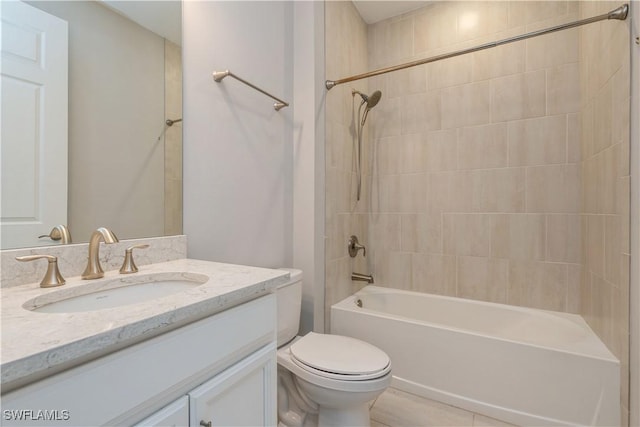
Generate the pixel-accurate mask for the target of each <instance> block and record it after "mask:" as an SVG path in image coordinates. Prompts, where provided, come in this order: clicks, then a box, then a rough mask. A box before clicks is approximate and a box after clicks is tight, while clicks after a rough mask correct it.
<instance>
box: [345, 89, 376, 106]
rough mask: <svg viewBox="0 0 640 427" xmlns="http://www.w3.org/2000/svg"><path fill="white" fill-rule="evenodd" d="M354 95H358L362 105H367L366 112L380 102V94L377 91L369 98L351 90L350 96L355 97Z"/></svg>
mask: <svg viewBox="0 0 640 427" xmlns="http://www.w3.org/2000/svg"><path fill="white" fill-rule="evenodd" d="M356 94H358V95H360V98H362V103H363V104H364V103H366V104H367V110H370V109H372V108H373V107H375V106H376V105H377V104H378V102H380V98H382V92H380V91H379V90H377V91H375V92H373V93H372V94H371V96H367V95H365V94H364V93H362V92H360V91H357V90H355V89H351V95H352V96H355V95H356Z"/></svg>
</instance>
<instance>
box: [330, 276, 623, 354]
mask: <svg viewBox="0 0 640 427" xmlns="http://www.w3.org/2000/svg"><path fill="white" fill-rule="evenodd" d="M385 293H387V294H388V293H402V294H414V295H415V294H419V295H420V296H422V295H424V297H429V298H436V299H444V300H447V301H454V302H460V301H463V303H470V304H473V305H489V306H491V307H496V308H499V309H502V310H504V309H508V310H514V311H519V312H524V313H531V312H535V314H536V315H541V314H543V315H544V316H545V317H555V318H557V317H559V318H561V319H563V320H566V321H569V322H571V323H573V324H575V325H577V326H579V327H581V328H586V329H587V330H588V332H589V333H590V334H591V336H592V337H594V338H596V339H597V342H598V344H599V347H600V348H599V349H598V351H599V352H601V353H603V354H591V353H586V352H579V351H572V350H569V349H566V348H558V347H554V346H551V345H544V344H540V343H532V342H529V341H518V340H514V339H509V338H505V337H499V336H495V335H492V334H488V333H485V334H483V333H480V332H476V331H472V330H469V329H464V328H457V327H453V326H449V325H444V324H441V323H435V322H429V321H423V320H415V319H412V318H410V317H406V316H401V315H397V314H391V313H386V312H383V311H378V310H371V309H367V308H364V307H358V306H357V305H356V303H355V299H356V298H357V297H359V296H363V295H374V294H385ZM334 308H335V309H336V310H347V311H354V312H362V313H363V314H367V315H372V316H376V317H382V318H391V319H393V320H398V321H403V322H409V323H411V324H414V325H427V326H430V327H435V328H441V329H444V330H447V331H450V332H454V333H459V334H470V335H474V336H477V337H485V338H490V339H494V340H499V341H504V342H508V343H512V344H521V345H527V346H532V347H537V348H540V349H544V350H553V351H558V352H562V353H566V354H571V355H575V356H581V357H589V358H592V359H597V360H602V361H605V362H609V363H614V364H617V365H620V360H619V359H618V358H617V357H615V356H614V354H613V353H612V352H611V350H609V349H608V348H607V346H606V345H604V343H603V342H602V341H601V340H600V338H599V337H598V336H597V335H596V333H595V332H594V331H593V329H591V327H590V326H589V324H588V323H587V322H586V321H585V320H584V318H583V317H582V316H580V315H578V314H573V313H565V312H561V311H552V310H545V309H539V308H531V307H522V306H515V305H509V304H501V303H496V302H490V301H479V300H473V299H469V298H462V297H452V296H449V295H439V294H431V293H426V292H417V291H410V290H406V289H396V288H387V287H384V286H379V285H367V286H365V287H363V288H362V289H360V290H359V291H357V292H356V293H354V294H352V295H349V296H348V297H346V298H344V299H343V300H341V301H339V302H337V303H335V304H333V305H332V306H331V310H333V309H334ZM332 323H333V321H332Z"/></svg>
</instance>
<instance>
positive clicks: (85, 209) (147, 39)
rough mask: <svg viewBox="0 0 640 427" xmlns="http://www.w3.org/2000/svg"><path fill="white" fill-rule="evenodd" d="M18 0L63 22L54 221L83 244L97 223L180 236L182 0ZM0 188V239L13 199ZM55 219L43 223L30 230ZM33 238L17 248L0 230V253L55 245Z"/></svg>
mask: <svg viewBox="0 0 640 427" xmlns="http://www.w3.org/2000/svg"><path fill="white" fill-rule="evenodd" d="M24 3H26V5H27V6H31V7H33V8H37V9H38V10H40V11H43V12H46V13H47V14H49V15H53V16H54V17H57V18H60V19H62V20H64V21H66V22H67V25H68V36H67V37H68V79H67V82H68V88H67V91H66V93H67V94H68V117H67V131H68V132H67V150H68V154H67V156H66V160H67V173H66V178H67V180H66V181H67V188H66V221H60V222H66V225H67V226H68V228H69V230H70V233H71V237H72V240H73V243H82V242H87V241H88V240H89V237H90V235H91V232H92V231H93V230H95V229H96V228H98V227H107V228H109V229H111V230H112V231H113V232H114V233H115V234H116V235H117V236H118V237H119V238H120V239H130V238H142V237H155V236H164V235H175V234H181V233H182V121H181V120H182V59H181V21H182V17H181V10H182V5H181V2H180V1H107V0H105V1H102V0H95V1H94V0H85V1H76V0H74V1H25V2H24ZM4 18H5V17H4V10H3V20H4ZM25 21H26V24H25V25H24V27H23V28H26V29H27V30H28V29H29V25H30V24H29V20H28V19H26V20H25ZM3 24H4V23H3ZM4 26H5V25H3V27H4ZM20 31H22V30H20ZM4 33H5V31H4V30H3V36H5V34H4ZM3 38H5V37H3ZM36 38H37V37H36ZM3 43H4V42H3ZM3 59H5V49H4V46H3ZM49 59H50V58H49ZM3 73H4V72H3ZM4 79H5V75H4V74H3V81H4ZM5 96H9V95H5V91H3V93H2V97H3V99H2V104H3V110H6V108H5V105H11V103H10V102H9V100H8V99H5ZM15 116H17V119H16V120H18V119H19V118H20V117H19V116H20V115H19V114H14V117H15ZM5 120H6V117H5V114H4V113H3V122H5V123H6V121H5ZM33 123H34V122H33V121H31V122H26V123H19V126H18V128H20V129H26V128H27V127H28V126H31V127H32V128H36V129H38V126H34V125H33ZM3 127H4V126H3ZM37 132H38V130H36V131H34V133H37ZM5 139H7V140H8V138H6V137H5V135H4V132H3V153H2V165H3V169H5V171H3V180H5V177H6V175H5V174H6V173H7V172H6V171H8V170H10V168H9V167H8V166H7V165H11V164H16V162H15V159H13V158H11V157H10V155H11V152H10V150H8V149H5V148H4V146H5V145H6V146H9V145H10V144H8V143H7V144H5V142H4V140H5ZM38 150H39V149H36V150H34V151H35V152H38ZM40 150H41V149H40ZM45 157H46V156H45ZM45 160H46V158H45ZM40 162H41V163H43V162H42V161H41V160H40ZM34 163H35V164H38V161H35V162H34ZM16 170H19V169H18V168H17V167H16ZM41 175H42V174H41ZM35 176H36V178H35V179H34V181H35V182H40V183H41V182H42V181H47V179H48V178H49V177H48V176H46V174H45V176H44V177H43V176H38V172H37V171H36V172H35ZM9 178H10V177H7V179H6V181H9ZM32 186H33V184H32ZM4 190H5V186H3V196H2V205H1V206H0V207H1V208H2V221H3V235H4V234H6V233H4V231H5V228H4V227H5V224H6V223H7V222H11V220H12V219H15V217H16V216H15V215H13V214H12V209H13V207H15V206H17V205H18V203H17V201H16V200H15V198H16V197H20V196H19V192H16V193H15V194H11V192H8V191H4ZM61 190H62V191H61V193H63V194H64V193H65V191H64V190H65V189H64V188H63V189H61ZM16 194H17V196H16ZM62 204H63V205H64V203H62ZM32 205H35V208H34V212H36V211H37V210H38V209H45V208H46V206H43V205H44V204H43V203H39V202H35V203H32ZM13 210H15V209H13ZM33 216H37V215H33ZM36 221H37V218H36V219H35V220H34V221H33V222H36ZM56 225H58V224H47V225H46V231H44V232H42V231H40V232H39V233H37V234H45V233H48V232H49V231H50V229H51V228H53V227H54V226H56ZM41 228H44V226H41ZM34 234H36V233H33V232H29V233H28V236H25V238H24V240H22V241H23V242H24V243H22V244H21V243H20V242H19V241H18V240H16V239H13V241H11V242H9V241H8V240H9V239H5V238H4V237H2V236H0V238H1V240H2V249H9V248H17V247H31V246H45V245H58V244H61V242H60V240H57V241H56V240H53V239H50V238H48V237H44V238H38V236H34ZM5 240H7V242H5ZM16 242H17V243H16Z"/></svg>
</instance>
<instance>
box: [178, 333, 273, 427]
mask: <svg viewBox="0 0 640 427" xmlns="http://www.w3.org/2000/svg"><path fill="white" fill-rule="evenodd" d="M275 381H276V351H275V346H273V345H269V346H267V347H265V348H263V349H262V350H259V351H257V352H256V353H254V354H252V355H251V356H249V357H247V358H245V359H243V360H242V361H240V362H238V363H236V364H235V365H233V366H232V367H230V368H228V369H227V370H225V371H223V372H222V373H220V374H218V375H216V376H215V377H213V378H212V379H211V380H209V381H207V382H206V383H204V384H202V385H201V386H200V387H197V388H196V389H194V390H193V391H191V392H190V393H189V406H190V416H189V425H190V426H191V427H201V426H202V427H215V426H275V425H276V418H277V416H276V383H275Z"/></svg>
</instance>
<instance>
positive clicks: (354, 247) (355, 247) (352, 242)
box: [347, 236, 367, 258]
mask: <svg viewBox="0 0 640 427" xmlns="http://www.w3.org/2000/svg"><path fill="white" fill-rule="evenodd" d="M347 248H348V249H349V256H350V257H351V258H355V257H356V255H358V251H359V250H360V249H362V256H367V248H365V247H364V245H361V244H360V243H359V242H358V237H356V236H351V237H349V242H348V246H347Z"/></svg>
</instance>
